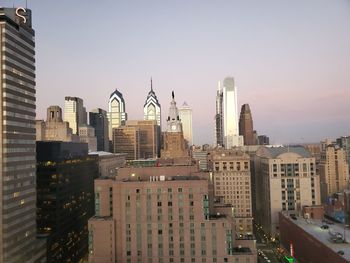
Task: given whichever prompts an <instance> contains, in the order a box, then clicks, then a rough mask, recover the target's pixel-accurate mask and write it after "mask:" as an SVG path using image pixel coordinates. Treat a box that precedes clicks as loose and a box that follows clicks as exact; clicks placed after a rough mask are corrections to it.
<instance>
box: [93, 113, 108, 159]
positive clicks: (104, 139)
mask: <svg viewBox="0 0 350 263" xmlns="http://www.w3.org/2000/svg"><path fill="white" fill-rule="evenodd" d="M89 121H90V126H92V127H94V128H95V136H96V138H97V151H105V152H108V151H109V143H108V119H107V112H106V111H105V110H102V109H100V108H98V109H94V110H92V111H91V112H89Z"/></svg>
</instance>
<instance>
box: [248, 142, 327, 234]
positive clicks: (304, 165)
mask: <svg viewBox="0 0 350 263" xmlns="http://www.w3.org/2000/svg"><path fill="white" fill-rule="evenodd" d="M253 165H254V168H253V171H254V174H253V176H252V180H253V181H254V183H253V185H254V188H253V189H252V191H254V192H255V193H256V194H255V200H253V202H255V206H254V207H255V211H254V219H256V220H257V222H258V223H259V224H260V225H262V227H263V229H264V231H265V232H267V233H269V234H271V235H277V233H278V228H279V223H278V213H279V212H281V211H288V212H289V213H290V214H296V215H298V214H300V213H301V211H302V208H303V207H304V206H312V205H320V204H321V200H320V199H321V197H320V177H319V175H318V174H317V173H316V163H315V158H314V157H312V156H311V154H310V153H309V152H308V151H307V150H306V149H305V148H304V147H302V146H289V147H284V146H276V147H264V146H263V147H260V148H259V149H258V150H257V151H256V156H255V157H254V163H253Z"/></svg>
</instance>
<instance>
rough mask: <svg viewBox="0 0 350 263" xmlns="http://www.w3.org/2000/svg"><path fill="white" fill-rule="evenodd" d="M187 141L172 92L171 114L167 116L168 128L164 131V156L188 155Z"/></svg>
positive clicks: (162, 153)
mask: <svg viewBox="0 0 350 263" xmlns="http://www.w3.org/2000/svg"><path fill="white" fill-rule="evenodd" d="M187 156H189V155H188V151H187V149H186V142H185V139H184V136H183V131H182V123H181V120H180V117H179V112H178V109H177V107H176V101H175V95H174V92H172V100H171V102H170V108H169V115H168V118H167V130H166V131H165V132H164V133H163V148H162V151H161V157H162V158H178V157H187Z"/></svg>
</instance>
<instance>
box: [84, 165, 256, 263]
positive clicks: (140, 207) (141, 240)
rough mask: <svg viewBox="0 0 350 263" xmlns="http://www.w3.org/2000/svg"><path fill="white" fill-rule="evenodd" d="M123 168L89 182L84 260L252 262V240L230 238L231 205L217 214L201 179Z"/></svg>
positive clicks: (168, 171) (175, 171)
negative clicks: (91, 204)
mask: <svg viewBox="0 0 350 263" xmlns="http://www.w3.org/2000/svg"><path fill="white" fill-rule="evenodd" d="M123 169H124V168H121V169H120V170H119V172H121V171H122V170H123ZM125 169H126V173H125V175H126V177H124V176H123V175H122V173H123V172H121V174H119V172H118V176H117V177H116V180H111V179H109V180H96V181H95V190H96V192H95V195H96V201H97V202H96V204H97V206H96V216H95V217H93V218H91V219H90V220H89V231H90V254H89V260H90V262H95V263H99V262H112V263H114V262H144V263H152V262H157V263H158V262H164V263H165V262H186V263H189V262H237V263H243V262H244V263H247V262H248V263H249V262H251V263H252V262H256V260H257V258H256V249H255V245H254V241H253V240H236V239H235V230H234V222H233V220H232V217H231V209H230V208H227V209H226V210H225V211H224V210H220V212H221V213H219V214H218V213H217V211H218V210H216V208H215V206H213V199H212V195H211V193H212V192H211V191H210V186H209V182H208V180H207V179H206V178H204V177H202V176H201V175H200V174H197V175H193V174H192V176H191V175H189V174H187V173H186V174H180V175H179V170H178V169H177V167H167V168H161V169H162V171H161V174H162V175H161V176H159V175H156V174H158V172H157V169H158V168H157V167H148V168H142V169H136V170H133V169H127V168H125ZM141 171H142V172H141ZM146 174H153V175H152V176H149V175H146ZM169 174H174V175H175V174H177V176H176V175H175V176H170V175H169ZM119 177H120V178H119ZM118 178H119V179H118ZM225 212H226V213H225Z"/></svg>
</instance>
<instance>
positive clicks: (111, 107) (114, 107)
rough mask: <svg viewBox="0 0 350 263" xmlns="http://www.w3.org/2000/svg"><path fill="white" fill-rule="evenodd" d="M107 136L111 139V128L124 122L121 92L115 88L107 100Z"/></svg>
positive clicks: (123, 105)
mask: <svg viewBox="0 0 350 263" xmlns="http://www.w3.org/2000/svg"><path fill="white" fill-rule="evenodd" d="M107 115H108V136H109V140H110V141H112V140H113V129H114V128H118V127H120V126H122V125H124V124H125V121H126V120H127V114H126V112H125V101H124V98H123V94H122V93H120V92H119V91H118V90H117V89H116V90H115V91H114V92H113V93H112V94H111V96H110V97H109V101H108V114H107Z"/></svg>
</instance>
